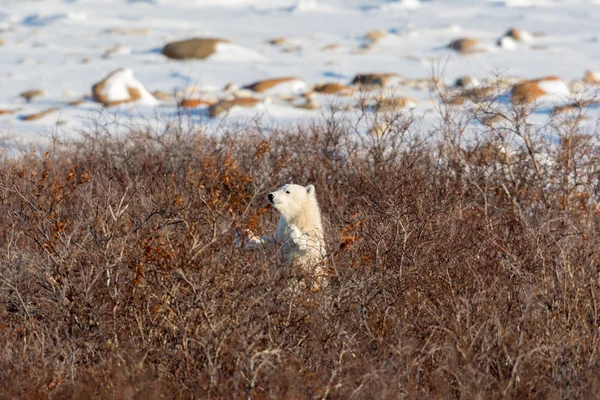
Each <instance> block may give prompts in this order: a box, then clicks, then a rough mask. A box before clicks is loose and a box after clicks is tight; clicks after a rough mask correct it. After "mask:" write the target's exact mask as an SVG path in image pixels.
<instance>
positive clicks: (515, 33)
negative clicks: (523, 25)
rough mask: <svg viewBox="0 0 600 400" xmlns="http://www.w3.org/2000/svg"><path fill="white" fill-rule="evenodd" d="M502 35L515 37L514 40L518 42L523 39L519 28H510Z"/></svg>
mask: <svg viewBox="0 0 600 400" xmlns="http://www.w3.org/2000/svg"><path fill="white" fill-rule="evenodd" d="M504 36H508V37H511V38H513V39H515V40H516V41H518V42H520V41H522V40H523V39H524V37H523V32H522V31H521V30H520V29H517V28H510V29H509V30H508V31H507V32H506V33H505V34H504Z"/></svg>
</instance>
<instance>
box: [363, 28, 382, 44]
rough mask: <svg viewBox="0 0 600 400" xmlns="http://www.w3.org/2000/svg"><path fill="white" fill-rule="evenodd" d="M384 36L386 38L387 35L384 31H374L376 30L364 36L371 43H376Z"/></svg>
mask: <svg viewBox="0 0 600 400" xmlns="http://www.w3.org/2000/svg"><path fill="white" fill-rule="evenodd" d="M386 36H387V33H385V31H382V30H380V29H376V30H373V31H370V32H367V34H366V35H365V39H367V40H370V41H371V42H372V43H377V42H379V41H380V40H381V39H383V38H384V37H386Z"/></svg>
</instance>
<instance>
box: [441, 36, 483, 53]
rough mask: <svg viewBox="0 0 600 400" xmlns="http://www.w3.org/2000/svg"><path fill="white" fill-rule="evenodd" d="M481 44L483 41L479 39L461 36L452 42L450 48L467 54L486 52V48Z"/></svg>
mask: <svg viewBox="0 0 600 400" xmlns="http://www.w3.org/2000/svg"><path fill="white" fill-rule="evenodd" d="M480 45H481V42H480V41H479V40H477V39H472V38H460V39H456V40H453V41H452V42H450V44H449V45H448V48H450V49H452V50H455V51H458V52H459V53H465V54H468V53H480V52H484V51H485V49H483V48H481V47H480Z"/></svg>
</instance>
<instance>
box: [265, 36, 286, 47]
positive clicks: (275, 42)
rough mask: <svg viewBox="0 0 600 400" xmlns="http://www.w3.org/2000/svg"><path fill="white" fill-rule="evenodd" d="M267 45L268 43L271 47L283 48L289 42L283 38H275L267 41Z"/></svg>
mask: <svg viewBox="0 0 600 400" xmlns="http://www.w3.org/2000/svg"><path fill="white" fill-rule="evenodd" d="M267 43H269V44H270V45H271V46H283V45H285V44H288V43H289V42H288V40H287V39H286V38H284V37H277V38H274V39H269V40H267Z"/></svg>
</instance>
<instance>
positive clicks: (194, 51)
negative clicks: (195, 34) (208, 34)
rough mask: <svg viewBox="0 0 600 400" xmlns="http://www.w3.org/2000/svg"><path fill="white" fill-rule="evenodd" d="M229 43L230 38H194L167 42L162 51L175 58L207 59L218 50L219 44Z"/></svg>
mask: <svg viewBox="0 0 600 400" xmlns="http://www.w3.org/2000/svg"><path fill="white" fill-rule="evenodd" d="M220 43H229V41H228V40H224V39H216V38H193V39H186V40H180V41H177V42H172V43H169V44H167V45H166V46H165V47H164V48H163V50H162V53H163V54H164V55H165V56H166V57H168V58H173V59H175V60H184V59H189V58H197V59H201V60H203V59H205V58H207V57H209V56H211V55H213V54H214V53H216V52H217V45H219V44H220Z"/></svg>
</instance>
